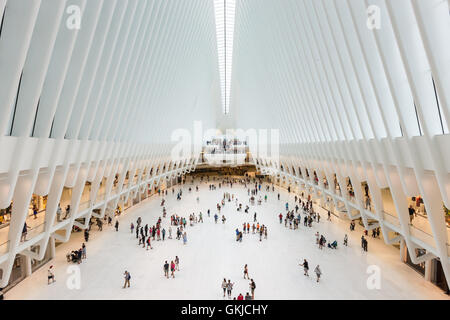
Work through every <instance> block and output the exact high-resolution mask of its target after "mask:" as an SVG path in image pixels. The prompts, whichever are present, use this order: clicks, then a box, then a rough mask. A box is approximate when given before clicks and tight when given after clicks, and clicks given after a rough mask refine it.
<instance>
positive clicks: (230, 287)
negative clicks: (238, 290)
mask: <svg viewBox="0 0 450 320" xmlns="http://www.w3.org/2000/svg"><path fill="white" fill-rule="evenodd" d="M233 286H234V282H233V283H231V280H228V283H227V293H228V298H229V299H231V293H232V292H233Z"/></svg>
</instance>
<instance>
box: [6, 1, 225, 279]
mask: <svg viewBox="0 0 450 320" xmlns="http://www.w3.org/2000/svg"><path fill="white" fill-rule="evenodd" d="M69 7H70V8H71V9H73V8H78V9H79V12H80V14H81V15H80V18H81V19H80V21H81V25H80V29H76V28H75V29H73V28H69V27H68V24H67V21H68V19H72V18H73V16H72V15H73V14H74V12H75V13H76V12H77V10H75V11H73V10H68V9H69ZM0 12H1V16H2V17H3V13H5V15H4V19H3V21H1V22H2V29H1V33H0V49H1V50H0V72H1V73H2V75H5V76H2V79H1V82H2V86H1V89H0V97H1V100H2V105H1V107H0V115H1V120H0V128H1V134H2V135H1V136H0V149H1V150H2V154H4V155H5V156H2V158H1V160H0V207H1V209H4V208H7V207H9V206H10V205H11V204H12V213H11V216H10V217H11V220H10V221H9V222H8V224H9V225H7V226H4V225H3V226H2V227H3V228H2V229H1V230H0V232H2V234H6V235H7V236H6V237H5V238H4V239H3V238H2V240H0V287H5V286H7V284H8V283H9V278H10V275H11V270H12V267H13V264H14V260H15V258H16V255H17V254H20V255H24V256H25V257H26V259H28V260H29V259H36V260H42V259H44V257H45V252H46V251H47V246H48V245H50V251H52V252H53V253H54V242H55V240H57V241H68V240H69V238H70V235H71V231H72V227H73V226H74V225H75V226H78V227H80V228H82V229H85V228H87V227H88V226H89V220H90V218H91V217H92V216H93V217H98V218H103V217H104V216H105V215H111V214H113V212H114V210H116V208H117V206H118V205H120V206H121V207H122V208H123V207H124V204H125V203H128V202H131V203H132V202H134V201H136V200H140V199H141V198H142V196H143V195H144V194H145V193H148V192H149V191H150V190H154V189H155V188H158V187H164V186H165V185H166V184H167V183H168V182H169V181H171V179H172V178H177V177H181V176H183V175H184V174H186V173H187V172H190V171H192V170H194V169H195V167H196V165H197V161H198V154H195V153H194V152H193V150H191V151H189V152H186V153H185V154H183V155H181V157H180V158H178V159H176V161H175V160H174V159H172V157H171V150H172V148H173V147H174V146H175V145H176V143H177V141H172V139H171V133H172V131H173V130H176V129H177V128H185V129H190V128H191V126H192V125H193V124H194V121H195V120H199V118H198V116H199V114H201V115H202V117H201V119H202V120H203V125H204V126H205V127H214V126H215V115H216V113H217V112H218V111H219V110H220V109H221V103H220V96H218V95H217V92H219V91H220V84H219V81H218V79H219V72H218V69H217V46H216V41H215V28H214V19H215V18H214V4H213V2H206V1H202V0H192V1H189V2H185V1H157V0H120V1H116V0H108V1H104V0H93V1H90V0H89V1H86V0H67V1H56V2H55V1H53V0H45V1H37V0H26V1H24V0H8V1H3V0H1V1H0ZM19 16H20V19H18V18H17V17H19ZM193 43H195V44H196V45H195V46H193V45H192V44H193ZM22 73H23V75H22ZM193 110H194V111H193ZM177 116H179V117H177ZM116 177H117V179H116ZM32 196H47V202H46V206H45V211H43V212H41V213H40V214H39V215H44V217H43V220H42V222H40V224H39V225H37V226H35V225H33V223H32V221H31V220H29V205H30V201H31V199H32ZM68 204H70V206H71V211H70V215H69V217H68V218H67V219H61V220H60V221H58V220H57V210H58V205H61V207H62V209H63V211H64V207H65V206H66V205H68ZM97 209H98V210H99V211H97ZM94 210H95V212H94ZM63 215H64V214H63ZM81 219H84V220H81ZM26 222H27V225H28V226H29V228H28V229H27V231H28V234H27V237H26V240H25V241H22V240H23V239H21V238H22V231H23V229H24V225H25V223H26ZM30 224H32V226H30ZM5 231H6V233H5Z"/></svg>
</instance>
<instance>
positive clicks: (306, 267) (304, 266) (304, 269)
mask: <svg viewBox="0 0 450 320" xmlns="http://www.w3.org/2000/svg"><path fill="white" fill-rule="evenodd" d="M300 266H303V271H305V276H307V277H309V274H308V270H309V266H308V261H306V259H303V263H302V264H300Z"/></svg>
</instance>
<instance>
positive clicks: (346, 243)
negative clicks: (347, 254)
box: [344, 234, 348, 247]
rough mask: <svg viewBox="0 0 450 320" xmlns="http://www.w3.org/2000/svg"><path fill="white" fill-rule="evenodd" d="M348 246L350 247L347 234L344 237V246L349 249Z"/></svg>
mask: <svg viewBox="0 0 450 320" xmlns="http://www.w3.org/2000/svg"><path fill="white" fill-rule="evenodd" d="M347 245H348V236H347V234H345V236H344V246H346V247H347Z"/></svg>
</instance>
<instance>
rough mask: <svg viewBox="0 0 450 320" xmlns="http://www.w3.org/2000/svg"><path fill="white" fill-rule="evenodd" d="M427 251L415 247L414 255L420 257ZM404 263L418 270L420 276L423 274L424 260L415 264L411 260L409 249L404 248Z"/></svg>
mask: <svg viewBox="0 0 450 320" xmlns="http://www.w3.org/2000/svg"><path fill="white" fill-rule="evenodd" d="M426 253H427V251H426V250H425V249H416V252H415V254H414V255H415V256H417V257H420V256H423V255H424V254H426ZM405 263H406V264H407V265H409V266H410V267H411V268H413V269H414V270H416V271H417V272H419V273H420V274H421V275H422V276H425V264H426V263H425V262H421V263H418V264H415V263H414V262H412V261H411V256H410V253H409V250H408V249H406V261H405Z"/></svg>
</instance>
